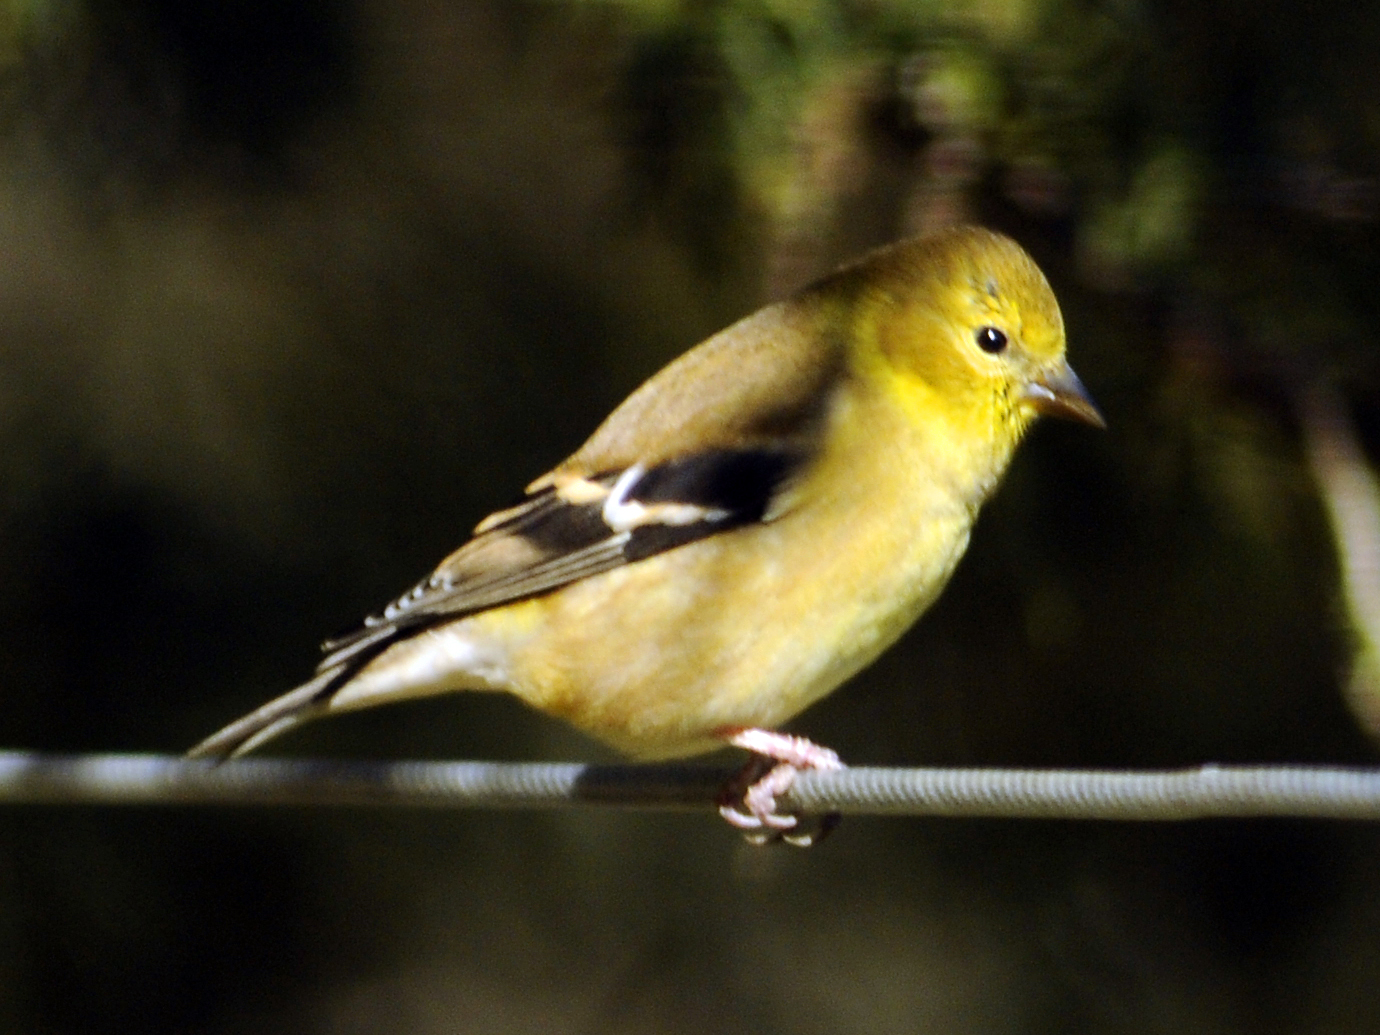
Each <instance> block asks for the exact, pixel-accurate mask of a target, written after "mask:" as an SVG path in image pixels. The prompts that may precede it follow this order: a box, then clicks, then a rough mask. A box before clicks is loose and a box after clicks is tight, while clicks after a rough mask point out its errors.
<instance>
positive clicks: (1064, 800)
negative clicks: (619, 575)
mask: <svg viewBox="0 0 1380 1035" xmlns="http://www.w3.org/2000/svg"><path fill="white" fill-rule="evenodd" d="M733 774H734V770H731V769H719V768H714V767H709V766H690V765H648V766H631V765H580V764H547V763H536V764H514V763H505V762H351V761H329V760H288V759H272V758H248V759H239V760H236V761H234V762H227V763H225V764H222V765H216V764H214V763H211V762H205V761H187V760H185V759H182V758H178V757H174V756H168V755H116V754H100V755H95V754H93V755H48V754H43V753H40V752H26V751H0V804H39V803H46V804H68V805H75V804H85V805H91V804H102V805H369V806H407V807H431V808H451V809H459V808H554V807H558V806H568V805H587V806H589V805H602V806H620V807H625V808H645V809H708V808H711V807H713V806H714V805H715V803H716V798H717V795H718V794H719V791H720V789H721V788H722V787H723V785H724V783H725V782H726V781H727V780H728V779H729V778H730V777H731V776H732V775H733ZM782 804H783V806H785V807H787V808H792V809H799V810H801V811H805V812H811V813H823V812H842V813H851V814H855V815H907V816H954V817H963V816H968V817H974V816H985V817H1003V818H1008V819H1110V820H1186V819H1206V818H1210V817H1246V816H1277V817H1278V816H1293V817H1310V818H1326V819H1380V769H1344V768H1330V767H1323V766H1217V765H1205V766H1201V767H1198V768H1195V769H1182V770H1173V771H1138V772H1135V771H1108V770H1029V769H1027V770H1022V769H873V768H854V769H842V770H839V771H836V772H808V773H802V774H801V775H800V777H799V779H798V780H797V781H796V783H795V786H794V787H793V788H792V790H791V792H790V793H789V794H788V795H787V796H786V797H785V798H783V801H782Z"/></svg>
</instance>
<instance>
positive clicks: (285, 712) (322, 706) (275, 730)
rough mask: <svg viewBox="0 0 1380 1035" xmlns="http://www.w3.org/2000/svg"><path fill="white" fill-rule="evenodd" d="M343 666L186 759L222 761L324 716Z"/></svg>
mask: <svg viewBox="0 0 1380 1035" xmlns="http://www.w3.org/2000/svg"><path fill="white" fill-rule="evenodd" d="M342 675H343V666H333V667H332V668H328V669H326V670H325V671H322V672H318V673H317V674H316V675H315V676H313V677H312V678H311V679H310V680H309V681H307V682H305V683H303V684H302V685H301V686H299V687H297V689H295V690H289V691H288V692H287V693H285V694H283V696H282V697H276V698H274V699H273V700H272V701H269V702H268V703H267V704H266V705H264V706H263V707H262V708H258V709H256V710H254V711H252V712H250V713H249V714H248V715H246V716H244V717H243V718H240V719H236V720H235V721H234V722H232V723H231V724H230V725H229V726H226V727H225V728H224V729H223V730H220V731H219V732H218V733H213V734H211V735H210V736H209V737H207V738H206V739H205V740H203V741H202V742H201V743H200V744H198V745H197V746H196V747H194V748H192V749H191V750H190V751H188V752H187V757H188V758H212V759H216V760H217V761H224V760H226V759H229V758H236V757H238V756H240V755H243V754H247V753H248V752H250V751H253V750H254V749H255V748H256V747H258V746H259V745H261V744H264V743H266V742H267V741H270V740H272V739H273V738H274V737H276V736H278V735H279V734H282V733H286V732H287V731H288V730H290V729H292V728H294V727H296V726H300V725H301V724H302V723H304V722H308V721H310V720H311V719H314V718H316V717H317V716H318V715H322V714H324V713H325V712H326V711H327V710H328V709H329V707H330V699H331V693H332V691H333V690H334V689H335V688H336V687H337V686H338V685H339V682H340V678H341V676H342Z"/></svg>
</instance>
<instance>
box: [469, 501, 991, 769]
mask: <svg viewBox="0 0 1380 1035" xmlns="http://www.w3.org/2000/svg"><path fill="white" fill-rule="evenodd" d="M787 520H789V518H788V519H787ZM784 523H785V522H782V524H783V525H784ZM970 523H971V516H970V515H968V514H967V513H966V512H964V513H952V514H946V515H944V516H942V517H937V518H936V519H935V520H931V521H927V522H924V523H923V524H922V525H921V527H920V528H919V529H916V527H915V526H914V525H912V526H911V528H910V530H909V532H910V539H909V541H906V542H904V543H902V544H900V546H899V548H898V544H897V543H896V542H895V541H886V542H881V541H877V542H867V541H862V540H861V539H860V538H859V537H858V536H850V533H849V529H848V528H847V527H846V523H844V525H843V526H840V525H839V523H838V522H836V521H824V522H821V523H820V534H819V535H818V536H816V537H814V538H813V539H810V540H807V541H811V542H812V543H813V545H814V547H815V552H814V554H813V556H812V559H811V561H810V563H811V564H814V565H819V566H822V568H823V571H822V572H821V571H820V569H819V568H815V569H814V570H813V571H811V572H810V573H809V577H804V574H803V573H802V572H801V571H800V559H799V558H798V557H795V556H787V553H788V551H787V549H786V546H787V544H788V543H789V542H790V541H791V540H790V538H789V537H790V536H792V535H795V536H799V533H800V529H798V528H797V529H792V530H787V529H784V528H782V527H778V526H776V525H763V526H758V527H757V528H754V529H752V530H751V534H750V535H745V534H744V530H740V531H739V532H737V533H735V534H733V535H731V536H725V537H716V538H712V539H707V540H701V541H699V542H697V543H694V544H691V545H690V546H686V547H682V548H680V549H677V550H672V551H669V552H667V553H665V554H662V555H659V556H658V557H657V558H654V559H653V560H654V561H656V562H659V563H639V564H633V565H629V566H628V567H626V568H621V569H617V570H615V571H611V572H607V573H604V574H602V575H598V576H595V577H594V578H591V579H588V580H585V581H583V582H580V583H576V584H574V585H571V586H568V587H566V588H564V589H562V590H560V591H559V592H557V593H555V594H552V595H551V596H549V597H546V598H543V599H541V600H538V601H532V602H530V603H529V604H525V605H519V607H518V608H517V609H511V608H508V609H503V612H507V613H506V614H505V613H503V612H495V613H493V614H492V615H477V616H475V617H474V618H473V619H468V620H466V622H465V623H462V624H466V625H468V624H470V623H474V626H475V631H476V632H480V631H481V630H483V631H484V634H485V635H489V636H491V635H496V634H498V635H501V633H500V627H501V626H508V627H511V628H513V629H515V630H516V629H521V630H523V635H522V637H521V638H522V639H523V640H525V643H526V645H527V646H524V645H519V644H515V646H516V649H515V650H514V651H513V653H512V666H511V673H510V676H511V683H510V687H509V688H510V689H511V690H512V691H513V692H514V693H516V694H517V695H518V696H520V697H522V698H523V699H524V700H526V701H527V702H528V703H530V704H532V705H533V706H535V707H537V708H539V709H541V710H542V711H545V712H548V713H550V714H553V715H558V716H560V717H562V718H564V719H566V720H568V721H570V722H572V723H573V724H575V725H576V726H578V727H580V728H582V729H584V730H586V731H587V732H589V733H591V734H593V735H594V736H596V737H598V738H599V739H601V740H603V741H605V742H607V743H609V744H611V745H612V746H613V747H615V748H618V749H619V750H621V751H623V752H625V753H627V754H629V755H632V756H634V757H638V758H647V759H653V758H671V757H677V756H684V755H691V754H697V753H700V752H703V751H708V750H712V749H714V748H715V747H717V746H719V743H720V740H719V735H720V733H721V732H722V731H723V730H726V729H732V728H737V727H753V726H763V727H773V726H776V725H779V724H781V723H783V722H786V721H787V720H789V719H790V718H792V717H793V716H795V715H796V714H797V713H799V712H800V711H802V710H803V709H804V708H806V707H807V706H809V705H810V704H812V703H814V702H815V701H817V700H819V699H820V698H821V697H823V696H825V695H826V694H828V693H829V692H830V691H832V690H834V689H835V688H836V687H837V686H838V685H839V684H840V683H842V682H843V681H844V680H846V679H848V678H849V677H850V676H852V675H853V674H855V673H856V672H858V671H859V670H860V669H861V668H863V667H864V666H866V665H867V664H869V663H870V662H871V661H873V660H874V659H875V658H876V657H877V656H878V655H879V654H880V653H881V652H882V651H883V650H885V649H886V648H887V647H888V646H890V645H891V644H892V643H893V642H895V640H896V639H897V638H898V637H900V635H901V634H902V633H903V632H905V630H906V629H907V628H909V626H910V625H911V624H912V623H913V622H914V621H915V619H916V618H918V617H919V615H920V614H921V613H922V612H923V611H924V610H925V608H926V607H928V606H929V604H930V603H931V602H932V601H933V600H934V598H935V597H936V596H937V595H938V593H939V591H940V590H941V589H942V588H943V585H944V583H945V582H946V581H947V580H948V577H949V575H950V573H951V572H952V570H953V567H954V565H955V564H956V562H957V560H958V558H959V557H960V556H961V555H962V552H963V549H964V547H965V545H966V543H967V538H968V528H969V525H970ZM874 538H876V536H875V534H874ZM795 541H797V542H798V541H799V540H798V539H796V540H795ZM821 575H822V576H823V577H821ZM534 616H540V617H539V618H535V620H534ZM538 629H540V633H539V634H538V633H537V630H538Z"/></svg>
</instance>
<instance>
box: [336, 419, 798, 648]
mask: <svg viewBox="0 0 1380 1035" xmlns="http://www.w3.org/2000/svg"><path fill="white" fill-rule="evenodd" d="M807 459H808V453H807V452H806V451H804V450H801V449H799V448H795V447H794V446H777V447H765V446H762V447H755V448H749V449H711V450H707V451H704V452H701V453H694V454H691V455H688V456H684V457H680V458H677V459H674V460H667V461H665V462H663V463H660V464H657V465H656V466H654V467H644V466H643V465H641V464H634V465H633V466H631V467H628V468H625V469H623V470H621V471H608V472H603V473H601V474H598V475H595V476H591V477H588V478H574V477H566V478H560V479H557V480H556V481H555V482H554V483H550V484H547V485H546V486H545V487H543V488H539V489H537V490H536V491H534V492H532V493H531V494H530V495H528V496H527V498H526V499H524V500H523V501H522V502H521V503H519V504H518V505H517V506H515V507H512V508H510V509H508V510H504V511H499V512H498V513H496V514H494V515H492V516H490V517H489V518H487V519H486V520H485V521H484V522H482V523H481V524H480V526H479V528H478V530H477V532H476V535H475V537H474V538H473V539H471V540H470V541H469V542H468V543H466V544H465V545H464V546H462V547H461V548H460V549H459V550H457V551H456V552H455V553H453V554H451V555H450V556H449V557H448V558H446V559H445V560H444V561H443V562H441V564H440V566H439V567H438V568H437V569H436V571H435V572H433V573H432V574H431V575H430V576H429V577H428V578H426V579H424V580H423V581H421V582H419V583H418V584H417V585H416V586H415V587H413V588H412V589H411V590H410V591H409V592H407V593H405V594H404V595H403V596H401V597H399V598H398V599H397V600H395V601H393V603H391V604H389V605H388V606H387V607H386V608H384V609H383V611H381V612H380V613H379V614H377V615H374V616H372V617H370V618H368V619H366V620H365V623H364V625H363V627H362V628H360V629H359V630H357V631H355V632H353V633H350V634H348V635H346V636H343V637H339V638H337V639H333V640H329V641H327V642H326V643H325V644H323V645H322V649H323V650H324V651H325V652H326V656H325V657H324V658H323V659H322V662H321V665H320V668H319V669H318V671H321V672H324V671H326V670H329V669H336V670H339V669H342V668H344V669H346V670H357V666H358V665H359V664H360V663H362V662H366V661H367V660H368V659H369V658H370V657H373V656H374V655H375V654H377V653H378V652H379V651H380V650H381V649H382V648H383V647H385V646H386V645H387V644H388V643H391V642H392V641H394V640H395V639H397V638H399V637H400V636H406V635H411V634H413V633H415V632H419V631H421V629H423V628H426V627H428V626H432V625H435V624H437V623H439V622H443V621H451V620H453V619H456V618H460V617H463V616H465V615H468V614H474V613H475V612H478V611H485V610H488V609H489V608H493V607H499V606H501V605H503V604H507V603H512V602H514V601H517V600H523V599H525V598H528V597H534V596H539V595H541V594H543V593H548V592H550V591H552V590H555V589H559V588H560V587H561V586H564V585H568V584H569V583H572V582H576V581H578V580H580V579H584V578H588V577H590V576H591V575H597V574H599V573H600V572H605V571H609V570H611V569H613V568H617V567H619V566H621V565H624V564H631V563H633V562H635V561H639V560H642V559H644V558H647V557H651V556H653V555H654V554H657V553H661V552H662V551H663V550H669V549H671V548H673V547H676V546H682V545H684V544H686V543H690V542H693V541H694V540H696V539H702V538H704V537H706V536H711V535H716V534H719V533H721V532H725V531H727V530H729V529H731V528H737V527H739V526H742V525H745V524H750V523H752V522H755V521H761V520H763V519H764V517H766V516H768V515H769V514H771V513H772V505H773V503H774V502H775V501H776V500H777V499H778V498H779V496H780V494H781V492H782V490H783V489H784V488H785V487H786V486H787V485H788V484H789V482H790V481H791V479H792V477H793V476H794V475H795V474H796V473H797V472H798V471H799V470H800V468H801V467H802V465H803V464H804V463H805V462H806V460H807Z"/></svg>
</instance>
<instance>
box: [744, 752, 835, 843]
mask: <svg viewBox="0 0 1380 1035" xmlns="http://www.w3.org/2000/svg"><path fill="white" fill-rule="evenodd" d="M723 736H724V739H725V740H726V741H727V742H728V743H729V744H732V745H733V746H734V747H740V748H743V749H744V750H746V751H751V752H752V754H753V756H754V757H753V759H752V760H751V761H750V762H748V764H747V765H746V766H744V767H743V770H742V772H740V773H739V774H738V775H737V776H736V777H735V778H734V779H733V780H732V781H731V782H730V783H729V785H728V786H727V787H725V788H724V794H723V797H722V800H721V803H720V805H719V815H721V816H723V818H724V819H726V820H727V821H728V822H729V823H730V824H731V825H733V826H735V827H737V828H738V829H739V830H742V831H744V832H745V833H744V836H745V837H746V838H747V839H748V840H749V841H750V842H752V843H753V844H759V845H760V844H766V843H767V842H769V841H777V840H780V841H785V842H786V843H787V844H792V845H797V846H800V847H806V846H808V845H812V844H814V843H816V842H817V841H820V840H822V839H823V838H824V836H825V835H826V834H828V833H829V831H831V830H833V829H834V827H835V826H837V825H838V821H839V816H838V814H837V813H830V814H829V815H827V816H824V817H823V818H822V819H820V820H819V821H818V822H816V823H812V824H810V826H811V829H810V830H808V831H805V830H802V829H801V825H800V817H799V816H795V815H792V814H790V813H781V812H777V811H776V799H777V798H778V797H780V796H781V795H783V794H785V793H786V792H787V791H788V790H790V789H791V785H792V784H793V783H795V777H796V774H797V773H799V772H800V771H801V770H802V769H842V768H843V763H842V762H840V761H839V756H838V755H836V754H835V753H834V752H832V751H830V750H829V749H828V748H827V747H821V746H820V745H818V744H816V743H814V742H813V741H809V740H806V739H805V738H804V737H792V736H790V735H789V734H786V733H773V732H772V731H771V730H760V729H740V730H731V731H727V730H726V731H725V732H724V734H723ZM788 831H789V832H788Z"/></svg>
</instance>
